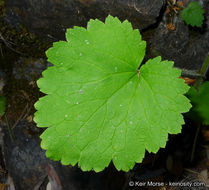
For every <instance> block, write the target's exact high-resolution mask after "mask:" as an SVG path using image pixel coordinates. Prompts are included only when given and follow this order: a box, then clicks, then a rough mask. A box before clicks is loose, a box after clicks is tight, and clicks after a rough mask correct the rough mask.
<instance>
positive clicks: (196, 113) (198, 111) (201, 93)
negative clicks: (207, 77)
mask: <svg viewBox="0 0 209 190" xmlns="http://www.w3.org/2000/svg"><path fill="white" fill-rule="evenodd" d="M187 96H188V98H189V99H190V100H191V104H192V109H191V110H190V112H189V116H190V117H191V118H192V119H193V120H195V121H196V122H198V123H203V124H205V125H209V82H208V81H207V82H204V83H202V84H201V85H200V87H199V89H196V88H195V87H191V88H190V90H189V92H188V93H187Z"/></svg>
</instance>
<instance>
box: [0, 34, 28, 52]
mask: <svg viewBox="0 0 209 190" xmlns="http://www.w3.org/2000/svg"><path fill="white" fill-rule="evenodd" d="M0 40H1V41H2V42H3V43H4V44H5V46H6V47H8V48H9V49H11V50H12V51H14V52H15V53H18V54H20V55H25V54H24V53H22V52H19V51H17V50H15V49H14V48H13V47H12V46H11V45H10V43H11V42H7V41H6V40H5V39H4V37H3V36H2V35H1V33H0Z"/></svg>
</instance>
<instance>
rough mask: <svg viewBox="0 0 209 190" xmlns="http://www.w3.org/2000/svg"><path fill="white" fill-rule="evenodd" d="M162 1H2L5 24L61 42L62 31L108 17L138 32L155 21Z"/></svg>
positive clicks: (62, 37) (63, 32)
mask: <svg viewBox="0 0 209 190" xmlns="http://www.w3.org/2000/svg"><path fill="white" fill-rule="evenodd" d="M163 4H164V0H140V1H138V0H63V1H61V0H48V1H36V0H6V12H7V18H6V19H7V21H8V22H10V23H11V24H12V25H16V24H17V23H19V24H23V25H24V26H26V28H29V29H31V31H33V32H36V33H37V34H39V35H41V36H43V37H44V38H52V39H53V40H55V39H64V34H65V30H66V28H70V27H73V26H86V24H87V22H88V21H89V19H91V18H93V19H95V18H98V19H101V20H104V19H105V18H106V16H107V15H108V14H111V15H113V16H117V17H119V18H120V19H121V20H125V19H128V20H129V21H131V22H132V24H133V25H134V26H135V27H136V28H139V29H140V30H141V29H144V28H147V27H148V26H150V25H152V24H154V23H155V22H156V18H157V17H158V16H159V13H160V10H161V8H162V6H163Z"/></svg>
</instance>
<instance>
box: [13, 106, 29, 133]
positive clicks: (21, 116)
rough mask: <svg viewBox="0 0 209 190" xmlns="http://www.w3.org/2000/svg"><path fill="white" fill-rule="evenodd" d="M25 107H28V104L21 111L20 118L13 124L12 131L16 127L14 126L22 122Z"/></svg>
mask: <svg viewBox="0 0 209 190" xmlns="http://www.w3.org/2000/svg"><path fill="white" fill-rule="evenodd" d="M27 107H28V103H27V104H26V106H25V108H24V109H23V111H22V113H21V115H20V117H19V118H18V119H17V121H16V122H15V124H14V125H13V126H12V129H14V128H15V127H16V125H17V124H18V123H19V122H20V120H22V118H23V115H24V114H25V111H26V109H27Z"/></svg>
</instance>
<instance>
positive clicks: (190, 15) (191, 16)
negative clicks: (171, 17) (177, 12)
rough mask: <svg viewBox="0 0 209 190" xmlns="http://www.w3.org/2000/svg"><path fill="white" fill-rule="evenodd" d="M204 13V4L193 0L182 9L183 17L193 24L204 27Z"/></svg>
mask: <svg viewBox="0 0 209 190" xmlns="http://www.w3.org/2000/svg"><path fill="white" fill-rule="evenodd" d="M203 14H204V10H203V8H202V6H201V5H200V4H199V3H198V2H196V1H192V2H190V3H189V5H188V7H187V8H184V9H183V10H182V11H181V18H182V20H183V21H185V22H186V23H187V24H190V25H191V26H197V27H202V24H203V20H204V15H203Z"/></svg>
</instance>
